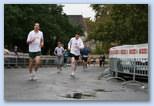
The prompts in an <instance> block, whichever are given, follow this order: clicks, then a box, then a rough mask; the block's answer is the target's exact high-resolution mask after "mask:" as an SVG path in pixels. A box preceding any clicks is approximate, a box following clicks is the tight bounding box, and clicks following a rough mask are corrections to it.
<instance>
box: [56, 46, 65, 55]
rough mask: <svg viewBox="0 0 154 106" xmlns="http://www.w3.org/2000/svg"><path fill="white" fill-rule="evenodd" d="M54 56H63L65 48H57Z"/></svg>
mask: <svg viewBox="0 0 154 106" xmlns="http://www.w3.org/2000/svg"><path fill="white" fill-rule="evenodd" d="M54 54H55V55H57V56H63V54H64V48H63V47H56V48H55V50H54Z"/></svg>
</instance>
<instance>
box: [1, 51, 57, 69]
mask: <svg viewBox="0 0 154 106" xmlns="http://www.w3.org/2000/svg"><path fill="white" fill-rule="evenodd" d="M28 63H29V56H28V54H21V53H20V54H18V56H16V55H14V54H9V55H4V67H5V68H13V67H14V68H15V67H27V66H28ZM53 65H56V57H55V56H41V67H50V66H53Z"/></svg>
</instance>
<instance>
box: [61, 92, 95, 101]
mask: <svg viewBox="0 0 154 106" xmlns="http://www.w3.org/2000/svg"><path fill="white" fill-rule="evenodd" d="M62 97H65V98H73V99H85V98H87V97H96V95H95V94H90V93H82V92H76V93H72V94H66V95H65V96H62Z"/></svg>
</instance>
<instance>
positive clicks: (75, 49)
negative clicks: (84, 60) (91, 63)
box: [68, 33, 84, 77]
mask: <svg viewBox="0 0 154 106" xmlns="http://www.w3.org/2000/svg"><path fill="white" fill-rule="evenodd" d="M82 48H84V45H83V41H82V40H81V38H80V35H79V34H78V33H77V34H76V35H75V37H73V38H71V40H70V41H69V43H68V50H70V56H71V69H72V73H71V76H72V77H74V74H75V71H76V68H77V61H78V60H79V56H80V49H82Z"/></svg>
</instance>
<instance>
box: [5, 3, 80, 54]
mask: <svg viewBox="0 0 154 106" xmlns="http://www.w3.org/2000/svg"><path fill="white" fill-rule="evenodd" d="M62 7H63V6H62V5H56V4H43V5H42V4H5V5H4V33H5V37H4V40H5V41H4V42H5V46H7V47H8V49H12V48H13V46H14V45H17V46H18V47H19V50H20V51H21V52H27V51H28V45H27V44H26V39H27V35H28V33H29V31H31V30H33V26H34V23H35V22H39V23H40V27H41V30H42V31H43V34H44V39H45V46H44V48H43V54H47V53H48V51H50V52H51V53H52V52H53V50H54V48H55V46H56V42H57V41H61V42H62V43H64V45H67V43H68V40H69V39H70V37H72V36H74V34H75V32H77V31H79V32H82V30H81V28H79V27H78V26H72V25H71V24H70V23H69V20H68V17H67V15H66V14H64V13H63V10H62Z"/></svg>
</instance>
